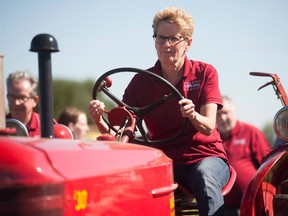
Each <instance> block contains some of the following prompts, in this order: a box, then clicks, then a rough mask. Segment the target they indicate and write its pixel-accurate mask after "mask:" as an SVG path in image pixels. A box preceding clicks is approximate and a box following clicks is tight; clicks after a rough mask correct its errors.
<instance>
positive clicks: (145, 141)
mask: <svg viewBox="0 0 288 216" xmlns="http://www.w3.org/2000/svg"><path fill="white" fill-rule="evenodd" d="M121 72H133V73H142V74H146V75H148V76H151V77H153V78H155V79H157V80H158V81H160V82H161V83H162V84H164V85H166V86H167V87H168V88H169V89H170V90H171V92H172V93H173V95H174V96H176V97H177V98H178V99H179V100H181V99H183V96H182V94H181V93H180V92H179V91H178V90H177V89H176V88H175V87H174V86H173V85H172V84H171V83H170V82H168V81H167V80H166V79H164V78H163V77H161V76H159V75H157V74H155V73H152V72H150V71H147V70H142V69H139V68H132V67H122V68H116V69H112V70H110V71H107V72H106V73H104V74H102V75H101V76H100V77H99V78H98V79H97V81H96V82H95V84H94V87H93V92H92V98H93V100H96V99H97V93H98V92H100V91H103V92H104V93H105V94H106V95H107V96H108V97H109V98H110V99H112V100H113V101H114V102H115V103H116V104H117V105H118V106H124V107H126V109H127V110H129V111H130V112H131V113H133V114H134V115H135V114H136V116H137V113H139V110H140V111H142V110H141V109H143V108H138V107H137V108H135V107H130V106H129V105H127V104H125V103H123V102H122V101H121V100H119V99H118V98H117V97H115V96H114V95H112V94H110V93H109V91H108V89H107V88H106V86H105V81H104V80H105V78H106V77H108V76H110V75H112V74H116V73H121ZM168 100H169V99H168ZM103 118H104V120H105V122H106V123H107V124H108V126H109V128H110V129H112V128H111V125H110V124H109V122H108V121H107V119H105V117H104V116H103ZM137 119H140V120H139V121H138V122H137V123H136V125H137V128H138V129H139V131H140V133H141V135H142V138H137V137H135V138H133V141H134V142H136V143H138V144H142V145H148V146H152V145H157V146H158V145H165V144H167V143H170V142H173V141H175V140H176V139H177V138H179V137H180V136H181V135H182V134H183V132H184V131H185V129H186V126H187V123H188V118H185V120H184V121H183V124H182V126H181V128H180V129H179V130H178V132H177V133H176V134H175V135H173V136H170V137H168V138H165V139H160V140H150V139H149V138H148V137H147V134H143V133H144V132H145V130H144V129H143V127H142V122H143V118H137Z"/></svg>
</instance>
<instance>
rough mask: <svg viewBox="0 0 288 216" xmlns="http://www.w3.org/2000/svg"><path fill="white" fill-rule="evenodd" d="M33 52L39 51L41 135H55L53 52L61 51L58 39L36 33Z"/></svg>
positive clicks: (31, 48)
mask: <svg viewBox="0 0 288 216" xmlns="http://www.w3.org/2000/svg"><path fill="white" fill-rule="evenodd" d="M30 51H31V52H38V66H39V90H40V116H41V137H48V138H53V137H54V126H53V125H54V122H53V118H54V97H53V79H52V70H51V53H52V52H59V50H58V44H57V41H56V39H55V38H54V37H53V36H52V35H49V34H39V35H36V36H35V37H34V38H33V39H32V41H31V47H30Z"/></svg>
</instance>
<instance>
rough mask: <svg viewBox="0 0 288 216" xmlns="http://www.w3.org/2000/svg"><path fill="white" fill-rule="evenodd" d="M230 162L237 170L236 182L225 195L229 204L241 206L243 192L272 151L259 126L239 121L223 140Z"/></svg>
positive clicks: (226, 202)
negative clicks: (264, 158) (263, 159)
mask: <svg viewBox="0 0 288 216" xmlns="http://www.w3.org/2000/svg"><path fill="white" fill-rule="evenodd" d="M223 145H224V148H225V150H226V153H227V156H228V159H229V163H230V164H231V165H232V166H233V167H234V169H235V170H236V172H237V178H236V182H235V184H234V186H233V188H232V190H231V191H230V192H229V194H228V195H226V197H225V204H226V205H227V206H231V207H236V206H238V207H239V206H240V203H241V199H242V196H243V193H244V191H245V189H246V187H247V185H248V183H249V182H250V180H251V179H252V177H253V175H254V174H255V172H256V170H257V169H258V168H259V166H260V164H261V161H262V158H263V157H264V156H265V155H266V154H267V153H268V152H269V151H270V145H269V142H268V141H267V139H266V137H265V135H264V134H263V133H262V131H260V130H259V129H258V128H256V127H254V126H252V125H249V124H246V123H243V122H240V121H237V123H236V126H235V128H234V129H233V130H232V133H231V135H230V136H229V137H227V138H226V139H224V140H223Z"/></svg>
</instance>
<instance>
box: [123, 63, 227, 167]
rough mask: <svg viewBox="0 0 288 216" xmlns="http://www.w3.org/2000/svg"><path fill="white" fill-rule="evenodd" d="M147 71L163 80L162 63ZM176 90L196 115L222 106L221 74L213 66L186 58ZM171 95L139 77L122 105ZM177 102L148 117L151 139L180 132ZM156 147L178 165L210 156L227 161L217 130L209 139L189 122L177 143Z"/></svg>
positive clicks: (126, 94) (160, 108)
mask: <svg viewBox="0 0 288 216" xmlns="http://www.w3.org/2000/svg"><path fill="white" fill-rule="evenodd" d="M148 70H149V71H151V72H154V73H156V74H158V75H160V76H162V77H163V75H162V70H161V64H160V62H159V61H157V62H156V64H155V66H154V67H152V68H150V69H148ZM175 87H176V88H177V89H178V91H179V92H180V93H181V94H182V95H183V96H184V97H187V98H189V99H191V100H192V101H193V103H194V104H195V107H196V111H197V112H200V107H201V106H202V105H203V104H206V103H216V104H218V108H221V107H222V100H221V95H220V91H219V87H218V74H217V71H216V69H215V68H214V67H213V66H212V65H210V64H207V63H204V62H199V61H193V60H189V59H188V58H187V57H186V59H185V63H184V73H183V77H182V79H181V80H179V82H178V83H177V84H176V86H175ZM169 92H171V91H170V90H168V89H167V88H164V87H163V85H162V84H160V83H159V82H157V81H156V80H154V79H153V78H151V77H147V76H145V75H143V74H136V75H135V76H134V78H133V79H132V80H131V82H130V83H129V85H128V86H127V88H126V90H125V93H124V96H123V102H124V103H126V104H128V105H130V106H135V107H144V106H147V105H149V104H151V103H153V102H155V101H156V100H157V99H159V98H160V97H163V95H164V94H167V93H169ZM178 101H179V98H176V97H174V98H173V99H170V100H169V101H168V102H166V103H164V104H163V105H161V106H160V107H158V108H156V109H154V111H153V112H151V113H150V114H149V115H148V116H146V118H145V123H146V125H147V128H148V129H149V135H150V137H151V139H161V138H165V137H167V136H170V135H174V134H175V133H176V132H177V131H178V130H180V128H181V126H182V124H183V121H184V118H183V117H182V115H181V113H180V108H179V104H178ZM155 147H156V148H159V149H161V150H163V152H164V153H165V154H166V155H167V156H168V157H170V158H171V159H173V161H174V163H177V164H192V163H197V162H199V161H200V160H202V159H203V158H205V157H210V156H216V157H220V158H223V159H224V160H226V153H225V151H224V148H223V145H222V141H221V138H220V134H219V133H218V131H217V130H216V129H215V130H214V131H213V132H212V134H211V135H210V136H205V135H203V134H201V133H200V132H198V131H197V130H196V128H195V127H194V126H193V125H192V123H190V122H189V123H188V127H187V128H186V130H185V132H184V134H183V135H182V136H181V138H179V139H178V140H177V141H175V142H173V143H167V145H162V146H155Z"/></svg>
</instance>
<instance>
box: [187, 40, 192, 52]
mask: <svg viewBox="0 0 288 216" xmlns="http://www.w3.org/2000/svg"><path fill="white" fill-rule="evenodd" d="M191 45H192V38H188V39H187V45H186V47H185V52H187V51H188V50H189V49H190V47H191Z"/></svg>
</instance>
